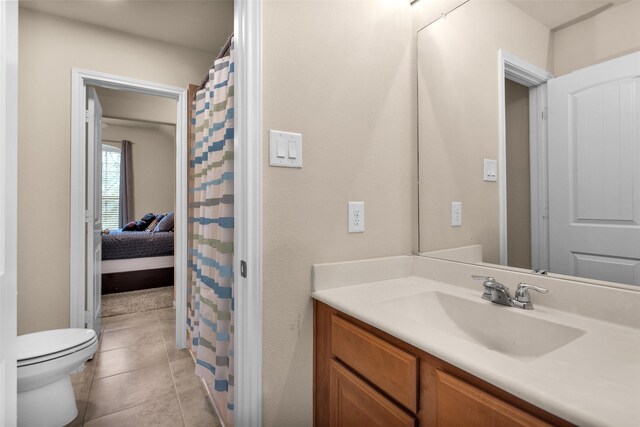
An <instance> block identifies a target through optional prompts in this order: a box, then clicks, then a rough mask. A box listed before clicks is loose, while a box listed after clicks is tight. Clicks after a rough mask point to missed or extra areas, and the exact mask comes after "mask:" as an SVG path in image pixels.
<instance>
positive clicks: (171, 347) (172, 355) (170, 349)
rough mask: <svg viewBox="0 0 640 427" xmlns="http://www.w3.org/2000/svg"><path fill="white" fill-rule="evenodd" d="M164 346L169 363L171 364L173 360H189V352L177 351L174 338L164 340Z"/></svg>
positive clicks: (184, 350) (185, 350)
mask: <svg viewBox="0 0 640 427" xmlns="http://www.w3.org/2000/svg"><path fill="white" fill-rule="evenodd" d="M164 346H165V348H166V349H167V357H168V358H169V361H170V362H173V361H174V360H180V359H185V358H189V359H191V355H190V354H189V350H187V349H186V348H185V349H182V350H178V349H177V348H176V340H175V339H174V338H171V339H165V341H164ZM192 360H193V359H192Z"/></svg>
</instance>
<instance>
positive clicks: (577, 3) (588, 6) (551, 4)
mask: <svg viewBox="0 0 640 427" xmlns="http://www.w3.org/2000/svg"><path fill="white" fill-rule="evenodd" d="M627 1H629V0H615V1H602V0H509V2H510V3H512V4H513V5H514V6H516V7H517V8H519V9H521V10H522V11H523V12H525V13H526V14H527V15H529V16H531V17H532V18H533V19H535V20H536V21H538V22H540V23H542V24H543V25H544V26H546V27H547V28H549V29H551V30H556V29H559V27H560V28H561V27H564V26H567V25H570V24H573V23H576V22H578V21H580V20H582V19H586V18H590V17H591V16H594V15H597V14H598V13H600V12H603V11H604V10H605V9H608V8H610V7H613V6H617V5H619V4H622V3H626V2H627Z"/></svg>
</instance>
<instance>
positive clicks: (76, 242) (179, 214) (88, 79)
mask: <svg viewBox="0 0 640 427" xmlns="http://www.w3.org/2000/svg"><path fill="white" fill-rule="evenodd" d="M87 86H93V87H99V88H106V89H115V90H122V91H128V92H135V93H140V94H145V95H153V96H160V97H164V98H169V99H174V100H176V102H177V107H176V194H175V203H176V205H175V225H176V227H175V255H174V286H175V290H176V319H186V317H187V128H188V126H187V89H185V88H180V87H174V86H167V85H163V84H159V83H153V82H147V81H143V80H136V79H131V78H128V77H122V76H115V75H111V74H106V73H101V72H97V71H89V70H81V69H77V68H74V69H72V70H71V241H70V243H71V249H70V261H71V262H70V279H71V280H70V293H69V295H70V301H69V325H70V327H72V328H84V327H85V298H86V289H85V278H86V271H85V269H86V267H85V256H86V241H85V224H86V222H85V206H87V200H86V186H87V183H86V164H85V158H86V126H85V105H86V99H87ZM176 347H178V348H185V347H186V326H185V325H179V323H178V321H177V320H176Z"/></svg>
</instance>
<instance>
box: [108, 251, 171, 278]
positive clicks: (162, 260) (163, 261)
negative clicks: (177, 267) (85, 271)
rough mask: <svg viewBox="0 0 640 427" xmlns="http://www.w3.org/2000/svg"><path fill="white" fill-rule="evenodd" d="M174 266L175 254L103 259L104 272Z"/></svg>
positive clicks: (124, 271) (122, 271) (123, 271)
mask: <svg viewBox="0 0 640 427" xmlns="http://www.w3.org/2000/svg"><path fill="white" fill-rule="evenodd" d="M173 266H174V261H173V255H169V256H153V257H144V258H126V259H110V260H106V261H102V274H110V273H126V272H128V271H141V270H153V269H156V268H169V267H173Z"/></svg>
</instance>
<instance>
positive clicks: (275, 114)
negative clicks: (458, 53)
mask: <svg viewBox="0 0 640 427" xmlns="http://www.w3.org/2000/svg"><path fill="white" fill-rule="evenodd" d="M411 12H412V9H411V7H410V5H409V2H408V1H386V0H376V1H366V2H361V1H333V2H326V1H301V2H290V1H268V2H264V3H263V56H262V57H263V105H262V107H263V121H264V129H263V138H264V139H263V140H264V154H263V155H264V159H265V160H264V161H265V163H264V173H263V198H264V204H263V228H262V229H263V257H264V258H263V268H264V279H263V313H264V318H263V319H264V320H263V322H264V326H263V334H264V335H263V339H264V344H263V350H264V353H263V355H264V356H263V357H264V361H263V383H264V425H265V426H310V425H311V424H312V395H313V394H312V392H313V390H312V383H313V380H312V368H313V363H312V361H313V353H312V340H313V327H312V325H313V316H312V314H313V313H312V312H313V310H312V308H313V306H312V303H311V298H310V293H311V265H312V264H313V263H320V262H328V261H341V260H353V259H360V258H368V257H380V256H388V255H399V254H409V253H411V250H412V247H413V242H414V236H415V234H414V230H415V226H414V224H415V211H416V204H415V194H416V187H415V182H416V167H415V151H416V150H415V148H416V141H415V71H414V69H415V62H414V57H415V53H414V44H413V38H414V33H413V30H412V14H411ZM269 129H278V130H283V131H293V132H301V133H302V141H303V142H302V144H303V152H304V167H303V168H302V169H286V168H272V167H269V166H268V157H269V156H268V140H269V139H268V138H269V135H268V130H269ZM350 200H351V201H354V200H356V201H364V202H365V211H366V215H365V217H366V231H365V232H364V233H362V234H348V233H347V202H348V201H350Z"/></svg>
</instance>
